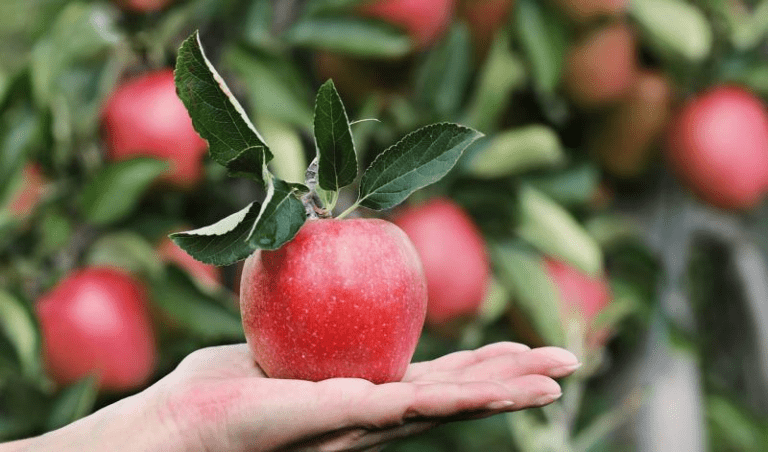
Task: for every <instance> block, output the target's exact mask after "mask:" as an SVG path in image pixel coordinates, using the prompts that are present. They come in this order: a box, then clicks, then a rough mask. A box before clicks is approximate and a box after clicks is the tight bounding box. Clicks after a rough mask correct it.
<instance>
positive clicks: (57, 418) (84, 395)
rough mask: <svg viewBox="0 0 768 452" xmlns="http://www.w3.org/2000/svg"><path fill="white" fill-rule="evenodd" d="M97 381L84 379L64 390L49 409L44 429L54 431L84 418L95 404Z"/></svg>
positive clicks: (93, 378) (90, 378) (92, 378)
mask: <svg viewBox="0 0 768 452" xmlns="http://www.w3.org/2000/svg"><path fill="white" fill-rule="evenodd" d="M98 389H99V387H98V380H97V379H96V378H95V377H89V378H85V379H83V380H80V381H78V382H77V383H75V384H73V385H72V386H70V387H68V388H66V389H64V390H63V391H62V392H61V394H60V395H59V397H58V398H57V399H56V401H55V402H54V403H53V406H52V407H51V414H50V415H49V416H48V421H47V422H46V428H47V429H48V430H56V429H57V428H61V427H64V426H65V425H67V424H71V423H72V422H75V421H76V420H78V419H80V418H82V417H85V416H86V415H87V414H89V413H90V412H91V411H92V410H93V407H94V405H95V404H96V396H97V394H98Z"/></svg>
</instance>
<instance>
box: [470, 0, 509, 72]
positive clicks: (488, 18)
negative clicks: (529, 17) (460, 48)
mask: <svg viewBox="0 0 768 452" xmlns="http://www.w3.org/2000/svg"><path fill="white" fill-rule="evenodd" d="M514 3H515V0H464V1H462V3H461V5H460V7H461V12H460V14H461V16H462V17H463V18H464V21H465V22H466V23H467V26H468V27H469V33H470V35H471V36H472V43H473V45H474V47H475V54H476V55H477V56H478V58H479V59H483V58H485V55H486V54H487V53H488V48H489V47H490V45H491V42H492V41H493V37H494V35H495V34H496V31H497V30H499V29H500V28H501V27H503V26H504V24H505V23H507V22H508V21H509V13H510V11H511V10H512V5H514Z"/></svg>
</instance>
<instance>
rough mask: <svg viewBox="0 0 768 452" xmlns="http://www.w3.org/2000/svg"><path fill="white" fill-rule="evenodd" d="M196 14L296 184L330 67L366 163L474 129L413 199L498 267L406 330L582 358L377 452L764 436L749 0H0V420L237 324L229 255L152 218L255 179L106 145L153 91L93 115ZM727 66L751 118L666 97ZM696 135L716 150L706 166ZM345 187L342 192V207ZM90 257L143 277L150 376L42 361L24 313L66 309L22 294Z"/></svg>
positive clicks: (181, 215) (7, 422)
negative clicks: (430, 129)
mask: <svg viewBox="0 0 768 452" xmlns="http://www.w3.org/2000/svg"><path fill="white" fill-rule="evenodd" d="M377 5H378V6H377ZM382 5H383V6H382ZM398 8H400V9H398ZM196 29H199V30H200V34H201V37H202V41H203V45H204V46H205V49H206V52H207V54H208V57H209V59H211V61H213V63H214V65H215V66H216V67H217V68H218V69H219V71H220V72H221V74H222V76H223V77H224V79H225V80H226V81H227V83H228V85H229V86H230V87H231V88H232V90H233V92H234V94H235V96H236V97H237V98H238V99H240V101H241V103H243V105H244V106H245V108H246V110H247V111H248V113H249V115H250V117H251V118H253V120H254V123H255V124H256V126H257V128H258V129H259V130H260V132H261V133H262V134H263V136H264V137H265V139H266V141H267V142H268V143H269V144H270V146H271V148H272V149H273V151H274V152H275V160H274V161H273V163H272V165H273V171H274V172H275V173H276V174H278V175H279V176H280V177H281V178H283V179H286V180H291V181H303V178H304V175H303V169H304V168H305V167H306V163H307V162H308V161H311V159H312V158H313V157H314V152H315V151H314V144H313V143H312V141H311V136H312V135H311V124H312V117H313V111H312V109H311V105H312V99H313V97H314V93H315V91H316V90H317V87H318V86H319V85H320V84H321V83H322V82H324V81H325V80H326V79H328V78H333V80H334V82H335V83H336V86H337V88H338V89H339V91H340V93H341V94H342V97H343V99H344V101H345V103H346V105H347V109H348V112H349V116H350V120H352V121H357V120H367V119H376V121H362V122H359V123H356V124H354V125H353V132H354V135H355V142H356V146H357V152H358V158H359V159H360V160H361V161H363V162H370V161H371V160H372V159H373V158H374V157H375V156H376V155H377V154H378V153H379V152H380V151H381V150H383V149H384V148H385V147H386V146H388V145H390V144H391V143H393V142H394V141H395V140H397V139H399V138H400V137H401V136H403V135H404V134H405V133H407V132H409V131H411V130H413V129H415V128H416V127H418V126H422V125H425V124H428V123H431V122H437V121H454V122H459V123H462V124H466V125H468V126H471V127H474V128H477V129H478V130H480V131H482V132H483V133H485V134H486V137H485V138H483V139H482V140H480V141H478V142H477V143H476V144H474V145H473V146H472V147H471V148H470V149H468V150H467V152H466V153H465V155H464V157H463V158H462V159H461V160H460V161H459V163H458V165H457V167H456V168H455V170H453V171H452V172H451V174H450V175H449V176H448V177H447V178H446V179H444V180H443V181H441V182H440V183H439V184H437V185H435V186H431V187H428V188H427V189H424V190H422V191H420V192H418V193H416V194H415V195H414V196H413V197H412V198H411V200H410V201H409V203H410V204H411V205H413V206H418V205H420V204H421V203H423V202H425V201H427V200H429V199H432V198H448V199H450V200H452V202H453V203H455V204H456V205H458V206H461V208H462V209H463V210H464V211H466V212H467V213H469V215H470V216H471V218H472V220H473V222H474V223H475V224H476V225H477V227H478V228H479V230H480V231H481V232H482V236H483V238H484V241H485V244H486V249H487V253H488V255H489V256H490V260H491V268H492V274H493V276H492V278H491V282H490V284H489V286H488V288H487V290H486V292H485V293H486V294H485V296H484V299H483V300H477V301H478V303H479V306H478V307H476V308H473V309H471V310H469V311H468V312H465V313H463V314H464V315H462V316H457V317H456V318H452V319H450V321H446V322H443V323H442V324H431V325H429V326H428V327H427V328H426V329H425V331H424V334H423V336H422V339H421V342H420V344H419V348H418V350H417V353H416V357H415V359H417V360H424V359H431V358H434V357H436V356H439V355H441V354H443V353H447V352H450V351H454V350H458V349H465V348H474V347H477V346H480V345H482V344H484V343H489V342H494V341H499V340H513V341H521V342H524V343H527V344H530V345H532V346H540V345H547V344H552V345H559V346H565V347H567V348H569V349H570V350H572V351H574V352H575V353H577V354H578V355H579V356H580V358H581V359H582V361H583V362H584V366H583V367H582V368H581V369H580V370H579V371H578V372H577V373H576V375H575V376H573V377H571V378H569V379H567V380H565V381H564V382H563V387H564V396H563V398H562V399H561V400H560V401H558V402H556V403H554V404H553V405H551V406H549V407H546V408H544V409H537V410H529V411H526V412H520V413H514V414H510V415H504V416H496V417H493V418H490V419H486V420H481V421H473V422H466V423H461V424H457V425H447V426H445V427H442V428H438V429H436V430H434V431H432V432H430V433H428V434H426V435H423V436H421V437H418V438H415V439H412V440H408V441H403V442H401V443H398V444H394V445H392V446H390V448H389V449H388V450H393V451H403V452H405V451H430V452H431V451H477V450H487V451H583V452H586V451H609V450H610V451H616V450H655V451H662V450H670V451H671V450H691V451H695V450H716V451H730V450H739V451H761V450H768V417H766V416H767V415H768V397H767V396H766V394H768V285H767V284H766V281H768V278H767V276H768V265H766V257H768V256H767V255H766V252H767V251H768V239H766V237H768V236H767V235H766V233H767V232H768V206H766V204H765V203H764V202H763V201H762V198H763V196H762V195H764V194H765V193H766V191H768V182H767V181H768V172H765V173H761V174H758V176H755V174H756V171H757V169H759V168H762V167H768V137H766V136H764V135H760V134H761V133H768V132H765V131H766V130H768V122H766V121H768V116H766V115H765V101H766V96H768V40H766V34H767V33H768V1H765V0H690V1H686V0H632V1H631V2H629V1H622V0H547V1H544V0H424V1H420V2H417V1H408V0H371V1H369V2H366V1H363V0H307V1H300V0H274V1H266V0H176V1H172V0H115V1H113V2H111V1H106V0H92V1H85V0H83V1H73V0H32V1H30V0H3V1H2V2H0V42H2V44H0V205H2V210H1V211H0V440H10V439H14V438H20V437H25V436H28V435H33V434H40V433H43V432H45V431H48V430H50V429H54V428H57V427H60V426H62V425H66V424H67V423H69V422H72V421H74V420H76V419H78V418H79V417H82V416H85V415H87V414H88V413H90V412H92V411H94V410H96V409H98V408H99V407H102V406H104V405H106V404H109V403H111V402H114V401H115V400H117V399H119V398H121V397H125V396H126V395H128V394H130V393H132V392H135V391H138V390H141V389H142V388H143V387H146V386H147V385H149V384H151V382H152V381H154V380H156V379H158V378H160V377H162V376H163V375H164V374H166V373H167V372H169V371H170V370H171V369H173V367H174V366H175V365H176V364H178V362H179V361H180V360H181V359H182V358H183V357H184V356H185V355H186V354H188V353H189V352H191V351H192V350H195V349H197V348H200V347H204V346H208V345H214V344H223V343H232V342H241V341H242V340H243V335H242V328H241V326H240V320H239V315H238V309H237V297H238V289H237V287H238V279H239V267H238V266H237V265H234V266H231V267H226V268H221V269H212V268H210V267H206V266H204V265H199V264H197V263H195V262H193V261H190V260H189V259H187V258H186V257H185V256H184V255H182V254H179V253H178V252H177V251H178V250H177V249H174V246H173V245H170V244H167V243H165V242H164V237H165V236H166V235H167V234H168V233H169V232H173V231H178V230H182V229H185V228H190V227H199V226H204V225H207V224H210V223H213V222H214V221H216V220H218V219H219V218H222V217H224V216H226V215H229V214H231V213H233V212H236V211H237V210H239V209H241V208H243V207H244V206H245V205H247V204H248V202H250V200H251V199H253V198H254V197H258V196H261V195H262V194H260V193H259V192H258V189H257V188H255V185H254V184H251V183H250V182H248V181H245V180H238V179H231V178H228V177H226V175H225V174H224V171H223V169H221V168H220V167H218V166H216V165H214V164H213V163H212V162H211V161H209V160H208V159H207V157H203V158H202V160H199V159H200V157H201V155H200V154H201V153H200V152H196V151H195V150H194V149H193V147H194V146H193V145H189V146H187V144H186V142H184V144H182V141H183V140H184V138H183V137H181V136H178V135H175V136H174V135H173V134H174V133H181V132H167V131H166V132H160V133H161V138H157V139H155V141H156V142H158V143H159V144H158V145H157V148H153V146H154V144H152V140H151V139H148V140H149V141H143V142H142V141H141V139H137V140H138V141H137V142H139V143H145V144H142V145H139V146H144V149H141V150H140V151H141V152H133V151H136V149H128V148H129V147H130V145H125V146H127V148H125V149H122V148H121V144H120V143H118V141H119V140H120V138H118V137H117V136H118V135H119V134H121V133H122V134H128V135H129V136H131V137H135V136H140V135H141V134H142V133H145V131H144V130H143V127H148V128H150V129H151V126H147V125H146V124H147V123H154V124H155V125H157V124H173V123H174V121H175V120H174V119H173V116H172V115H173V113H167V112H166V113H164V112H165V110H163V108H166V107H167V108H171V107H168V106H167V105H166V104H167V102H166V104H162V103H159V101H158V103H157V105H155V103H153V102H152V101H151V100H152V99H155V98H160V97H162V94H161V92H160V91H157V92H151V93H152V94H149V95H144V94H142V91H141V90H139V91H135V92H131V94H130V95H127V96H126V95H123V99H125V98H127V99H132V98H133V99H134V100H136V99H139V100H142V102H143V103H141V102H140V105H135V106H132V107H124V108H125V109H127V110H131V111H132V110H135V111H136V113H135V114H138V115H139V116H142V117H146V120H144V121H141V120H138V119H137V120H131V119H126V116H125V115H129V114H132V113H130V112H128V113H125V112H122V113H115V114H114V115H112V116H110V113H109V108H110V107H109V105H113V104H117V103H118V101H117V100H114V99H115V98H116V97H117V93H119V92H120V91H121V89H123V88H125V86H127V85H128V84H130V83H132V82H134V81H136V80H141V79H142V77H145V76H148V75H150V74H156V73H159V72H162V71H163V70H166V69H168V68H172V67H173V64H174V58H175V55H176V51H177V49H178V46H179V44H180V43H181V41H182V40H183V39H184V38H185V37H187V36H188V35H189V34H190V33H191V32H192V31H194V30H196ZM726 85H728V86H740V87H741V88H739V89H738V90H739V93H741V94H739V95H734V96H735V97H736V98H739V99H741V98H743V97H744V96H746V97H747V98H748V99H751V101H752V102H753V104H749V101H744V102H746V103H747V104H749V105H748V106H747V107H744V108H745V109H746V111H747V113H746V115H747V117H746V118H743V120H739V119H737V120H734V121H736V122H735V124H737V125H738V124H741V123H743V124H746V125H747V126H749V127H747V130H738V126H734V122H733V121H732V120H731V119H729V118H727V115H724V114H722V113H712V115H711V118H714V119H711V120H710V119H707V120H705V121H704V123H703V124H704V125H699V124H700V123H696V117H695V115H694V116H693V118H694V119H689V120H690V121H692V123H691V124H689V123H685V122H682V121H684V120H683V119H679V118H681V117H684V114H683V113H684V112H685V111H686V109H687V108H688V107H689V106H690V105H692V104H691V102H692V100H691V99H700V98H701V97H703V96H705V95H709V94H706V93H715V94H716V93H717V92H718V91H717V90H718V89H720V88H721V87H723V86H726ZM153 89H154V88H153ZM156 89H158V90H162V89H166V90H167V89H171V90H172V87H171V88H156ZM142 96H144V97H142ZM734 96H731V97H728V100H727V101H726V103H727V102H737V101H733V100H732V97H734ZM739 96H741V97H739ZM726 97H727V96H726ZM120 102H129V103H130V100H129V101H125V100H122V101H120ZM711 102H715V101H711ZM164 105H165V106H164ZM727 105H728V107H727V108H737V109H738V108H741V107H733V106H732V104H727ZM754 105H757V107H754ZM713 108H714V107H713ZM750 108H751V110H750ZM761 109H762V110H761ZM169 111H170V110H169ZM761 115H762V116H761ZM705 116H706V115H705ZM707 118H710V117H709V116H707ZM132 121H134V122H132ZM706 121H709V122H706ZM728 121H731V122H728ZM761 121H762V122H761ZM120 124H123V126H124V127H127V132H126V131H122V132H119V131H118V130H119V129H120V127H121V126H120ZM126 124H127V125H126ZM674 124H678V125H677V126H675V125H674ZM681 124H682V125H681ZM718 125H721V126H722V127H719V126H718ZM173 127H174V126H172V125H169V126H168V129H172V128H173ZM702 127H703V128H705V129H702ZM761 127H762V129H761ZM162 128H163V127H160V129H162ZM732 129H733V130H734V133H733V134H731V135H728V134H727V133H726V134H725V136H724V137H723V138H719V137H718V136H717V134H716V133H715V134H714V135H713V134H711V133H710V132H711V131H712V130H715V131H718V130H732ZM148 133H149V132H148ZM163 133H166V135H162V134H163ZM697 134H699V135H701V136H703V137H705V138H702V139H700V140H699V141H696V140H697V139H698V138H695V137H694V138H691V139H690V140H688V141H686V138H684V137H685V136H687V135H694V136H698V135H697ZM681 136H682V137H683V138H680V137H681ZM174 137H177V138H178V140H177V141H174V140H175V138H174ZM123 139H125V138H124V137H123ZM741 139H743V140H745V141H744V142H740V140H741ZM168 140H171V143H170V144H169V143H168ZM761 140H762V141H761ZM702 142H705V143H714V144H713V146H717V145H720V146H721V148H722V149H715V150H714V151H712V152H714V153H718V152H719V153H720V155H721V156H722V155H725V156H726V157H725V158H720V159H719V160H718V159H717V158H714V160H715V161H716V162H715V163H711V162H708V160H707V158H709V157H707V156H706V155H704V156H702V155H699V154H697V152H698V150H699V148H701V147H706V146H702V145H701V143H702ZM146 143H149V144H146ZM156 144H157V143H156ZM742 148H743V149H748V151H745V152H746V153H747V155H746V156H745V157H744V156H742V157H739V156H737V155H736V151H735V150H737V149H742ZM121 149H122V151H121ZM193 151H195V152H193ZM701 152H704V151H701ZM750 152H751V154H750ZM750 159H751V160H750ZM723 160H728V161H732V162H735V163H733V165H732V167H730V168H729V169H728V170H724V171H725V176H722V175H720V174H718V170H719V169H720V167H722V166H728V164H727V163H722V161H723ZM200 165H201V166H200ZM707 165H714V166H707ZM717 165H720V166H717ZM182 167H183V168H187V169H186V170H184V169H180V168H182ZM198 167H199V168H198ZM169 168H170V171H180V173H177V175H176V176H169V173H168V171H169ZM701 168H704V169H703V170H702V169H701ZM185 171H187V172H185ZM729 171H730V172H729ZM750 177H758V178H762V179H759V180H757V181H756V182H754V183H753V184H752V186H754V188H750V187H752V186H750V185H749V184H750V181H749V180H748V179H749V178H750ZM179 181H182V182H181V183H179ZM750 190H752V191H750ZM734 191H735V192H734ZM726 192H727V193H731V192H734V193H732V196H730V197H728V196H726V195H723V193H726ZM351 202H352V199H351V198H349V199H347V198H345V193H342V198H341V199H340V201H339V205H338V208H339V209H342V210H343V208H345V207H346V206H347V205H349V203H351ZM345 203H346V204H345ZM340 211H341V210H340ZM364 214H365V215H373V213H372V212H364ZM446 246H450V244H446ZM456 259H457V264H456V265H457V266H460V265H461V256H456ZM98 266H112V267H117V268H120V269H121V271H122V272H124V273H125V274H131V275H132V276H131V278H132V281H134V283H135V284H137V285H138V286H140V287H141V288H142V290H143V291H145V292H146V300H145V301H146V304H147V306H146V309H147V311H148V312H149V313H150V317H151V322H152V331H153V332H154V333H153V334H154V340H155V341H156V352H155V353H156V354H157V356H156V358H155V359H153V360H152V361H151V364H152V371H151V376H150V377H148V378H144V379H142V380H141V381H140V382H134V383H135V384H132V385H130V387H124V388H120V389H118V390H108V389H107V388H105V387H104V385H103V384H100V383H99V377H98V375H97V374H94V375H91V376H83V378H79V379H74V380H73V379H71V378H70V379H63V378H61V375H60V372H58V373H57V372H51V362H52V360H51V359H50V358H46V347H45V345H44V337H45V332H44V331H43V328H44V327H45V326H46V325H49V324H56V322H58V321H60V320H57V319H56V318H53V319H51V318H47V319H46V320H45V321H41V318H40V315H41V313H40V311H41V309H40V307H39V300H41V299H42V298H44V297H45V296H46V295H45V294H50V293H51V291H52V290H53V288H55V287H57V285H58V284H59V283H61V282H62V281H65V280H66V279H67V278H68V277H69V276H70V275H71V274H72V273H73V272H74V271H76V270H77V269H83V268H89V267H98ZM564 281H565V282H564ZM569 291H570V292H569ZM601 297H602V298H601ZM568 300H570V301H568ZM569 303H570V304H569ZM589 306H591V307H589ZM588 312H591V313H592V314H588ZM574 314H575V315H574ZM49 317H50V315H49ZM60 340H66V337H63V338H60ZM71 347H72V348H73V349H74V350H77V348H78V347H79V345H78V344H76V343H73V344H72V346H71ZM111 352H112V354H113V355H118V357H119V359H121V360H130V359H132V357H131V356H120V354H121V353H125V352H126V351H125V350H111ZM74 355H75V356H76V355H77V354H76V353H75V354H74Z"/></svg>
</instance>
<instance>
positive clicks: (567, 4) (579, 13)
mask: <svg viewBox="0 0 768 452" xmlns="http://www.w3.org/2000/svg"><path fill="white" fill-rule="evenodd" d="M553 2H554V3H555V5H556V6H558V7H559V8H560V9H561V10H562V11H563V12H564V13H565V15H566V16H568V17H569V18H570V19H571V20H573V21H574V22H578V23H587V22H589V21H591V20H594V19H597V18H599V17H605V16H611V17H616V16H620V15H621V14H623V13H625V12H626V11H627V6H628V3H629V1H628V0H553Z"/></svg>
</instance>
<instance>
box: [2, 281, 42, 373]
mask: <svg viewBox="0 0 768 452" xmlns="http://www.w3.org/2000/svg"><path fill="white" fill-rule="evenodd" d="M0 332H1V333H4V335H5V336H6V338H7V339H8V340H9V341H10V343H11V344H12V345H13V346H14V348H15V349H16V355H17V356H18V358H19V362H20V363H21V366H22V370H23V372H24V373H25V374H26V375H28V376H31V377H35V376H38V375H39V374H40V372H41V363H40V356H41V350H40V341H41V339H40V333H39V332H38V328H37V324H36V322H35V320H34V317H33V315H32V312H31V311H30V309H29V307H27V306H25V305H23V304H22V301H21V300H19V299H17V298H16V297H14V296H13V295H11V294H10V293H8V292H4V291H0Z"/></svg>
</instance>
